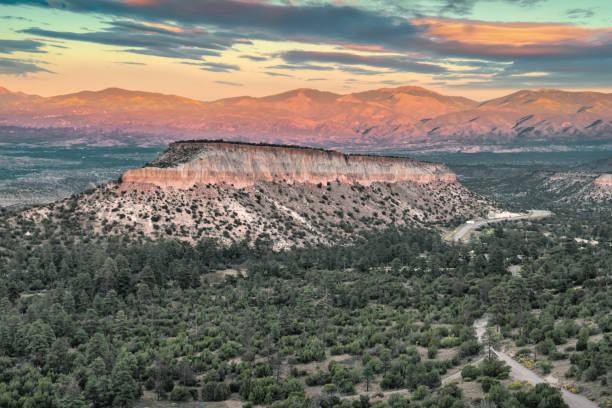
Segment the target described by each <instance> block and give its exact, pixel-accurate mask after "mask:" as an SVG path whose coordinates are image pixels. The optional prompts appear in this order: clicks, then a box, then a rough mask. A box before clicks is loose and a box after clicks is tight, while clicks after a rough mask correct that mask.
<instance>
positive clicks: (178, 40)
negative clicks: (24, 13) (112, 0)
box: [21, 21, 238, 60]
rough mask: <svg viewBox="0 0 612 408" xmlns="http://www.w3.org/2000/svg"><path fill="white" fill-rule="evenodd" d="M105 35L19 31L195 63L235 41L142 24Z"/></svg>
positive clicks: (121, 25) (115, 27)
mask: <svg viewBox="0 0 612 408" xmlns="http://www.w3.org/2000/svg"><path fill="white" fill-rule="evenodd" d="M110 24H111V27H110V28H108V29H107V30H105V31H94V32H85V33H75V32H69V31H53V30H45V29H41V28H29V29H25V30H21V32H22V33H25V34H31V35H36V36H41V37H48V38H59V39H63V40H71V41H83V42H90V43H97V44H104V45H111V46H117V47H127V48H126V49H125V51H126V52H131V53H135V54H144V55H152V56H158V57H165V58H179V59H191V60H199V59H201V58H202V56H218V55H220V51H223V50H225V49H228V48H229V47H231V46H232V45H233V44H235V43H236V42H237V41H238V40H237V39H232V38H229V37H227V36H216V35H214V34H209V33H201V32H197V33H175V32H171V31H167V30H163V29H160V28H156V27H153V28H150V27H147V26H144V25H142V24H135V23H131V22H125V21H118V22H112V23H110Z"/></svg>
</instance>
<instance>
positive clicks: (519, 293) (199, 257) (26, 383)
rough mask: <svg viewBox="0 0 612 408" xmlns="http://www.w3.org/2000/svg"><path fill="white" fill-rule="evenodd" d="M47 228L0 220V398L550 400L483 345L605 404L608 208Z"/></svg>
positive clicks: (34, 402)
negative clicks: (259, 229)
mask: <svg viewBox="0 0 612 408" xmlns="http://www.w3.org/2000/svg"><path fill="white" fill-rule="evenodd" d="M64 229H65V231H66V234H65V235H64V236H57V235H55V234H54V235H46V233H45V232H44V231H45V229H43V228H41V227H40V226H37V225H35V224H32V225H28V224H27V222H25V221H24V224H23V225H22V228H21V229H20V230H16V229H8V228H2V229H0V242H1V243H2V245H1V248H0V275H1V276H2V279H1V280H0V308H1V310H2V313H1V314H0V407H7V408H9V407H10V408H13V407H15V408H17V407H24V408H33V407H74V408H77V407H95V408H98V407H131V406H134V405H136V404H140V403H142V402H143V401H144V402H146V403H147V404H150V405H140V406H160V407H161V406H171V405H170V404H171V403H177V404H179V406H180V404H183V403H189V402H193V401H203V402H209V403H212V402H221V401H236V402H239V403H240V404H241V405H242V406H245V407H251V406H254V405H266V406H273V407H275V408H284V407H287V408H289V407H291V408H298V407H313V406H320V407H325V408H328V407H329V408H331V407H343V408H344V407H346V408H348V407H354V408H370V407H376V408H387V407H391V408H409V407H428V408H429V407H431V408H433V407H440V408H450V407H453V408H459V407H472V406H474V407H503V408H506V407H508V408H509V407H512V408H518V407H534V408H536V407H538V408H553V407H564V406H566V405H565V403H564V402H563V401H562V399H561V394H560V391H559V389H558V388H556V387H552V386H549V385H546V384H539V385H537V386H533V384H527V383H524V382H519V381H513V379H512V378H510V377H509V374H508V373H509V367H508V366H507V365H505V364H504V363H503V362H501V361H499V360H497V359H495V357H494V356H491V352H490V351H491V348H492V347H505V349H506V350H507V351H512V353H513V356H514V357H515V359H516V360H517V361H520V362H521V363H522V364H524V365H525V366H527V367H528V368H531V369H532V370H534V371H535V372H537V373H539V374H543V375H545V374H550V373H551V372H552V373H553V374H555V373H556V374H557V375H558V376H560V377H561V380H562V384H561V385H560V386H562V387H565V388H566V389H568V390H570V391H571V392H576V393H581V394H583V395H587V396H588V397H589V398H591V399H592V400H594V401H595V402H596V403H597V404H599V405H600V406H602V407H609V406H610V404H611V403H612V396H611V395H610V392H611V387H610V381H611V378H610V374H611V367H612V353H611V352H610V347H611V346H612V341H611V340H612V336H611V330H612V315H611V314H610V310H611V309H610V303H611V302H612V291H611V289H610V285H611V283H612V282H611V278H612V277H611V276H610V275H611V271H612V246H611V242H612V219H611V217H609V215H608V214H606V213H601V214H582V215H581V214H575V213H570V212H563V211H562V210H560V211H559V212H558V213H557V215H555V216H554V217H551V218H547V219H543V220H538V221H521V222H513V223H503V224H497V225H495V226H494V227H492V228H485V229H484V230H482V231H480V232H479V234H478V237H477V238H476V239H473V240H472V241H471V242H470V243H467V244H462V245H451V244H449V243H447V242H444V241H443V240H442V239H441V238H440V234H439V233H437V232H436V231H434V230H418V229H406V230H398V229H388V230H385V231H380V232H375V233H374V232H373V233H369V234H365V235H364V236H363V238H361V239H360V240H358V242H356V243H354V244H351V245H336V246H332V247H307V248H295V249H291V250H286V251H280V252H275V251H272V250H271V243H270V242H266V241H263V240H259V241H258V242H257V243H256V244H255V245H254V246H252V247H249V246H248V245H246V244H244V243H235V244H234V245H231V246H229V247H222V246H218V245H217V244H216V243H215V242H213V241H207V240H203V241H201V242H198V243H197V244H195V245H193V244H189V243H185V242H179V241H172V240H167V241H157V242H152V241H148V240H145V239H140V240H132V241H127V240H125V239H120V238H109V239H108V240H107V241H105V242H99V241H96V242H93V241H88V240H87V239H76V238H74V237H73V238H71V234H70V226H69V225H66V226H64ZM482 316H489V317H490V321H489V326H490V328H489V331H488V334H487V336H486V339H485V341H484V342H483V343H479V341H478V339H477V337H476V331H475V330H474V326H473V323H474V321H475V320H476V319H478V318H481V317H482ZM454 373H460V376H459V379H458V380H453V381H448V380H447V377H449V376H452V374H454ZM153 404H161V405H153ZM164 404H167V405H164ZM185 406H187V405H185ZM215 406H216V405H215ZM219 406H222V405H219ZM227 406H229V405H227Z"/></svg>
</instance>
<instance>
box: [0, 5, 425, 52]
mask: <svg viewBox="0 0 612 408" xmlns="http://www.w3.org/2000/svg"><path fill="white" fill-rule="evenodd" d="M7 2H8V3H10V4H14V5H31V6H39V7H48V8H62V9H65V10H70V11H74V12H81V13H95V14H98V15H109V16H113V17H116V18H121V17H123V18H131V19H135V20H138V21H148V22H150V23H156V24H158V26H157V27H155V26H151V27H149V28H150V29H151V30H155V29H157V30H164V28H163V27H162V26H161V24H167V22H168V21H173V22H175V24H174V25H173V26H174V27H177V26H178V25H180V26H181V28H182V29H186V28H188V27H200V26H212V27H217V28H219V27H222V28H223V29H224V30H229V31H231V32H234V33H241V35H242V37H243V38H250V39H264V40H271V41H285V40H293V41H302V42H325V43H347V44H355V45H372V44H376V45H379V46H381V47H385V48H390V49H407V48H409V47H410V44H411V43H412V40H413V39H414V38H415V36H416V35H417V34H418V29H417V28H416V27H415V26H413V25H412V24H411V23H410V21H408V20H406V19H404V18H398V17H394V16H391V15H384V14H381V13H379V12H376V11H374V10H366V9H361V8H358V7H355V6H334V5H331V4H309V3H307V4H292V5H282V4H280V5H279V4H272V3H268V2H261V1H236V0H201V1H184V0H157V1H151V2H147V4H144V3H141V2H125V1H115V0H61V1H58V0H0V4H2V3H5V4H6V3H7Z"/></svg>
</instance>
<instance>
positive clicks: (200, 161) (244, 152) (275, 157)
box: [121, 140, 456, 189]
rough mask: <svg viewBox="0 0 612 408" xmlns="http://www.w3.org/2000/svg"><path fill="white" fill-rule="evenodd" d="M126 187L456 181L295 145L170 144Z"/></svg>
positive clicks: (437, 167)
mask: <svg viewBox="0 0 612 408" xmlns="http://www.w3.org/2000/svg"><path fill="white" fill-rule="evenodd" d="M121 179H122V182H123V183H139V184H153V185H156V186H159V187H173V188H177V189H187V188H190V187H193V186H194V185H196V184H221V183H227V184H233V185H234V186H235V187H238V188H242V187H248V186H252V185H253V184H255V183H257V182H261V181H263V182H285V183H289V184H293V183H312V184H318V183H326V182H332V181H336V180H338V181H340V182H342V183H349V184H353V183H359V184H362V185H370V184H371V183H374V182H387V183H395V182H401V181H412V182H416V183H421V184H425V183H433V182H444V183H453V182H455V181H456V177H455V174H453V173H452V172H451V171H450V170H449V169H448V168H447V167H446V166H444V165H443V164H438V163H427V162H420V161H417V160H413V159H409V158H403V157H386V156H370V155H352V154H351V155H349V154H343V153H339V152H335V151H329V150H322V149H312V148H305V147H296V146H277V145H264V144H248V143H232V142H223V141H208V140H202V141H188V142H176V143H172V144H170V146H169V147H168V149H166V150H165V151H164V152H163V153H161V154H160V155H159V156H158V157H157V158H156V159H155V160H154V161H153V162H152V163H150V164H148V165H146V166H145V167H143V168H140V169H134V170H128V171H127V172H126V173H125V174H124V175H123V176H122V178H121Z"/></svg>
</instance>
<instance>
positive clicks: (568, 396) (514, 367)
mask: <svg viewBox="0 0 612 408" xmlns="http://www.w3.org/2000/svg"><path fill="white" fill-rule="evenodd" d="M488 322H489V317H488V316H486V315H485V316H483V317H481V318H480V319H477V320H476V321H474V329H475V330H476V337H477V338H478V341H479V342H480V343H482V340H483V338H484V334H485V333H486V330H487V324H488ZM493 352H494V353H495V355H496V356H497V357H498V358H499V359H500V360H503V361H504V362H505V363H506V364H508V365H509V366H510V376H511V377H512V378H516V379H517V380H527V381H529V382H530V383H531V384H534V385H535V384H539V383H549V384H550V385H552V386H555V384H554V383H552V382H549V381H546V379H544V378H542V377H540V376H539V375H537V374H536V373H534V372H533V371H531V370H529V369H528V368H527V367H525V366H523V365H522V364H520V363H519V362H517V361H515V360H514V359H513V358H512V357H510V356H509V355H508V354H506V353H504V352H503V351H497V350H493ZM481 360H482V359H481ZM481 360H478V361H477V362H476V363H473V364H477V363H478V362H480V361H481ZM460 378H461V372H458V373H454V374H451V375H450V376H448V377H445V378H444V379H443V380H442V383H443V384H446V383H448V382H450V381H455V380H459V379H460ZM561 395H562V396H563V401H565V403H566V404H567V405H569V407H570V408H598V407H597V405H596V404H595V403H594V402H593V401H590V400H589V399H587V398H585V397H583V396H582V395H578V394H572V393H571V392H569V391H567V390H565V389H561Z"/></svg>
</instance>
